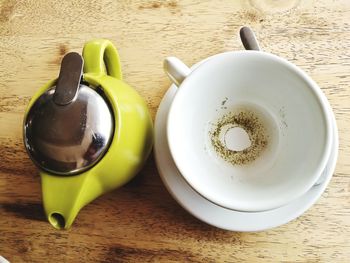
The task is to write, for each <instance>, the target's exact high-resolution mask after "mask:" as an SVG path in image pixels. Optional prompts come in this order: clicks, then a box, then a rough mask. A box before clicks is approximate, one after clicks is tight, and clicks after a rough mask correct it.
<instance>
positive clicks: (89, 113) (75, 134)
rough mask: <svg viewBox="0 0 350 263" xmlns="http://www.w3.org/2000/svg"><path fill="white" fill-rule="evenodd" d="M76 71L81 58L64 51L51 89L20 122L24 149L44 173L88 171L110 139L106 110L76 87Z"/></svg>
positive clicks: (102, 103) (103, 104)
mask: <svg viewBox="0 0 350 263" xmlns="http://www.w3.org/2000/svg"><path fill="white" fill-rule="evenodd" d="M82 69H83V58H82V57H81V56H80V55H79V54H78V53H75V52H72V53H68V54H67V55H66V56H65V57H64V58H63V60H62V63H61V70H60V74H59V77H58V80H57V83H56V85H55V86H54V87H52V88H50V89H49V90H47V91H46V92H45V93H43V94H42V95H41V96H40V97H39V98H38V99H37V100H36V101H35V102H34V104H33V105H32V107H31V108H30V110H29V112H28V114H27V115H26V118H25V120H24V141H25V146H26V149H27V151H28V153H29V155H30V157H31V159H32V160H33V161H34V163H35V164H36V165H37V166H39V167H40V168H41V169H43V170H45V171H47V172H50V173H54V174H58V175H72V174H77V173H81V172H83V171H85V170H87V169H89V168H91V167H92V166H93V165H95V164H96V163H97V162H98V161H99V160H100V159H101V158H102V157H103V155H104V153H105V152H106V151H107V149H108V147H109V145H110V143H111V140H112V137H113V130H114V123H113V116H112V112H111V110H110V108H109V106H108V104H107V102H106V101H105V99H104V98H103V97H102V96H101V95H100V94H99V93H98V92H97V91H95V90H94V89H92V88H91V87H89V86H87V85H85V84H83V83H81V78H82Z"/></svg>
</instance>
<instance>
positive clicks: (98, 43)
mask: <svg viewBox="0 0 350 263" xmlns="http://www.w3.org/2000/svg"><path fill="white" fill-rule="evenodd" d="M83 58H84V73H93V74H97V75H106V74H107V75H109V76H112V77H114V78H117V79H120V80H122V78H123V77H122V71H121V68H120V61H119V54H118V51H117V49H116V48H115V46H114V45H113V43H112V42H111V41H109V40H107V39H94V40H91V41H89V42H87V43H86V44H85V45H84V49H83Z"/></svg>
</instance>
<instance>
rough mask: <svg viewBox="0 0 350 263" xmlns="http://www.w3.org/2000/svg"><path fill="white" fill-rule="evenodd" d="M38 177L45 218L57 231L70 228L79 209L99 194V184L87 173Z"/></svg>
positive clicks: (43, 173)
mask: <svg viewBox="0 0 350 263" xmlns="http://www.w3.org/2000/svg"><path fill="white" fill-rule="evenodd" d="M40 175H41V181H42V194H43V203H44V210H45V213H46V217H47V219H48V221H49V222H50V224H51V225H52V226H53V227H55V228H57V229H68V228H70V226H71V225H72V223H73V222H74V220H75V218H76V216H77V214H78V213H79V211H80V209H81V208H83V207H84V206H85V205H86V204H87V203H89V202H90V201H92V200H93V199H95V198H96V197H97V196H99V195H100V193H101V189H100V187H99V185H100V184H99V183H98V182H95V181H96V180H94V176H89V173H83V174H81V175H76V176H55V175H51V174H47V173H45V172H41V174H40ZM92 180H93V181H94V182H92Z"/></svg>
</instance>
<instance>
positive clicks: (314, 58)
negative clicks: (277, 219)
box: [0, 0, 350, 262]
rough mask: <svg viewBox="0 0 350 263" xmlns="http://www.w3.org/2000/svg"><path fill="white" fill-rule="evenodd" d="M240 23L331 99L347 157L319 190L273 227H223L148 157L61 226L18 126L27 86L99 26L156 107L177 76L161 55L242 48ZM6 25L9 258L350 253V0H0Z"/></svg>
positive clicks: (1, 207)
mask: <svg viewBox="0 0 350 263" xmlns="http://www.w3.org/2000/svg"><path fill="white" fill-rule="evenodd" d="M242 25H250V26H251V27H252V28H253V29H254V30H255V32H256V34H257V37H258V39H259V41H260V45H261V48H262V49H263V50H265V51H268V52H271V53H274V54H277V55H280V56H282V57H284V58H287V59H288V60H290V61H292V62H293V63H295V64H296V65H298V66H300V67H301V68H302V69H304V70H305V71H306V72H307V73H308V74H310V75H311V77H312V78H313V79H314V80H315V81H316V82H317V83H318V84H319V85H320V87H321V88H322V90H323V91H324V93H325V94H326V96H327V97H328V99H329V101H330V103H331V105H332V107H333V109H334V112H335V115H336V119H337V123H338V126H339V134H340V149H339V159H338V163H337V168H336V172H335V174H334V177H333V179H332V180H331V182H330V184H329V186H328V188H327V190H326V192H325V193H324V194H323V195H322V197H321V198H320V199H319V201H318V202H317V203H316V204H315V205H314V206H313V207H312V208H311V209H310V210H308V211H307V212H306V213H305V214H304V215H302V216H301V217H299V218H298V219H296V220H293V221H292V222H290V223H288V224H286V225H284V226H281V227H278V228H275V229H272V230H268V231H264V232H258V233H235V232H228V231H224V230H220V229H216V228H214V227H211V226H209V225H206V224H205V223H202V222H201V221H199V220H197V219H196V218H194V217H192V216H191V215H190V214H188V213H187V212H186V211H185V210H183V209H182V208H181V207H180V206H179V205H178V204H177V203H176V202H175V201H174V200H173V198H172V197H171V196H170V195H169V193H168V192H167V191H166V189H165V187H164V186H163V184H162V182H161V180H160V178H159V175H158V172H157V169H156V167H155V163H154V160H153V158H152V157H151V158H150V159H149V161H148V162H147V164H146V166H145V168H144V169H143V170H142V172H141V173H140V174H139V175H138V176H137V177H136V178H135V179H134V180H133V181H132V182H130V183H129V184H127V185H126V186H124V187H122V188H120V189H118V190H115V191H113V192H111V193H109V194H107V195H104V196H102V197H100V198H98V199H97V200H96V201H94V202H93V203H91V204H89V205H88V206H86V207H85V208H84V209H83V210H82V211H81V212H80V214H79V215H78V218H77V220H76V221H75V223H74V225H73V227H72V228H71V229H70V230H67V231H59V230H55V229H54V228H52V227H51V226H50V225H49V223H48V222H46V221H45V217H44V213H43V208H42V204H41V190H40V178H39V176H38V173H37V170H36V168H35V167H34V165H33V164H32V162H31V161H30V160H29V158H28V156H27V155H26V153H25V150H24V147H23V144H22V135H21V128H22V119H23V113H24V110H25V107H26V105H27V103H28V101H29V99H30V97H31V96H32V95H33V94H34V92H35V91H36V90H37V89H38V88H39V87H40V86H42V85H43V84H44V83H45V82H47V81H48V80H50V79H52V78H54V77H55V76H57V74H58V71H59V64H60V61H61V58H62V56H63V55H64V54H65V53H66V52H68V51H78V52H81V49H82V47H83V45H84V42H85V41H87V40H89V39H91V38H96V37H103V38H108V39H111V40H112V41H113V42H114V43H115V44H116V46H117V47H118V49H119V52H120V56H121V62H122V70H123V72H124V77H125V80H126V81H127V82H128V83H129V84H130V85H131V86H133V87H135V89H137V90H138V91H139V93H140V94H141V95H142V96H143V97H144V98H145V99H146V101H147V103H148V105H149V108H150V110H151V112H152V116H153V117H154V116H155V113H156V110H157V107H158V105H159V103H160V100H161V98H162V96H163V95H164V93H165V92H166V90H167V89H168V87H169V85H170V81H169V80H168V79H167V77H166V76H165V74H164V73H163V70H162V60H163V59H164V57H166V56H169V55H173V56H177V57H179V58H181V59H182V60H183V61H184V62H186V63H187V64H188V65H192V64H193V63H195V62H197V61H199V60H201V59H203V58H206V57H208V56H210V55H213V54H216V53H219V52H224V51H228V50H240V49H243V47H242V45H241V43H240V41H239V39H238V30H239V28H240V27H241V26H242ZM0 37H1V39H0V255H2V256H4V257H5V258H7V259H8V260H10V261H11V262H241V261H246V262H278V261H285V262H350V162H349V161H350V136H349V130H350V102H349V101H350V88H349V85H350V74H349V73H350V51H349V50H350V1H349V0H339V1H338V0H334V1H333V0H318V1H311V0H305V1H303V0H285V1H282V0H279V1H278V0H274V1H273V0H250V1H244V0H240V1H238V0H237V1H199V0H197V1H190V0H172V1H139V0H135V1H131V0H124V1H112V0H73V1H54V0H27V1H21V0H0ZM116 169H117V168H116Z"/></svg>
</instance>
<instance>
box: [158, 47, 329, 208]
mask: <svg viewBox="0 0 350 263" xmlns="http://www.w3.org/2000/svg"><path fill="white" fill-rule="evenodd" d="M165 69H166V71H167V73H168V74H169V75H170V76H171V79H172V80H173V81H174V82H175V83H176V84H177V85H178V86H179V89H178V91H177V93H176V95H175V98H174V100H173V103H172V105H171V108H170V111H169V115H168V123H167V136H168V142H169V148H170V152H171V154H172V157H173V159H174V161H175V163H176V166H177V167H178V169H179V170H180V172H181V174H182V176H183V177H184V178H185V180H186V181H187V182H188V183H189V185H190V186H191V187H192V188H193V189H194V190H196V191H197V192H198V193H199V194H201V195H202V196H203V197H205V198H207V199H208V200H210V201H212V202H213V203H216V204H218V205H220V206H223V207H226V208H229V209H233V210H239V211H263V210H269V209H273V208H277V207H280V206H282V205H285V204H287V203H289V202H290V201H291V200H293V199H295V198H297V197H299V196H301V195H302V194H304V193H305V192H307V191H308V190H309V189H310V188H311V187H312V185H314V184H315V182H316V181H317V179H318V177H319V175H320V174H321V172H322V171H323V169H324V168H325V165H326V162H327V160H328V159H329V155H330V150H331V141H332V140H331V138H332V126H331V123H332V122H331V114H330V113H331V109H330V106H329V103H328V101H327V99H326V97H325V96H324V94H323V93H322V91H321V90H320V88H319V87H318V86H317V84H316V83H315V82H314V81H313V80H312V79H311V78H310V77H309V76H308V75H307V74H305V73H304V72H303V71H302V70H301V69H299V68H298V67H296V66H295V65H293V64H292V63H290V62H288V61H286V60H285V59H282V58H280V57H277V56H275V55H272V54H269V53H265V52H261V51H239V52H227V53H222V54H218V55H215V56H213V57H211V58H210V59H207V60H206V61H205V62H203V63H202V64H201V65H199V66H198V67H197V68H196V69H195V70H193V71H192V72H190V70H189V69H188V68H187V67H186V66H185V65H184V64H182V63H181V62H180V61H179V60H177V59H176V58H168V59H167V60H166V62H165ZM242 110H245V111H247V112H251V113H252V114H254V116H255V117H256V118H257V119H258V120H259V123H261V124H262V126H263V132H264V136H265V137H266V145H265V147H264V148H263V149H262V150H261V151H260V153H259V154H258V156H257V157H256V158H255V159H254V160H252V161H249V162H246V163H244V164H232V163H230V162H228V161H227V160H225V159H224V158H223V157H222V156H220V154H218V153H217V151H216V150H215V148H214V147H213V144H212V134H213V129H215V123H217V122H218V120H220V118H222V116H224V115H225V114H230V112H231V113H232V112H233V113H234V112H236V113H237V112H239V111H242ZM231 128H232V126H231V127H226V128H223V130H224V129H226V130H225V134H223V135H220V136H219V137H220V138H221V139H220V140H223V141H224V142H223V143H224V144H225V145H226V147H228V148H230V147H233V148H235V147H236V148H235V149H238V151H239V150H242V149H244V148H247V147H248V148H247V149H248V150H249V146H253V145H250V144H254V143H252V142H251V141H249V140H248V141H247V134H245V133H244V132H242V131H239V130H237V129H236V130H231ZM249 136H250V135H249ZM249 136H248V138H250V137H249ZM250 139H251V138H250Z"/></svg>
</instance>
